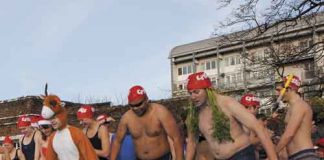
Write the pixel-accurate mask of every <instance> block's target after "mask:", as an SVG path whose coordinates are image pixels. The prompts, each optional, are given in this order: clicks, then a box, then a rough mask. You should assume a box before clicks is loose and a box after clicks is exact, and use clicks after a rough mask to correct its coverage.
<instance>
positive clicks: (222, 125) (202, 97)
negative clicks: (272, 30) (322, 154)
mask: <svg viewBox="0 0 324 160" xmlns="http://www.w3.org/2000/svg"><path fill="white" fill-rule="evenodd" d="M187 89H188V92H189V95H190V100H191V101H190V104H189V109H188V116H187V126H188V143H187V155H186V159H188V160H190V159H193V157H194V155H195V151H196V142H197V136H198V135H199V132H200V133H201V134H202V135H203V136H204V137H205V138H206V140H207V142H208V144H209V147H210V151H211V152H212V153H213V155H214V157H215V158H216V159H232V160H254V159H255V153H254V147H253V146H252V145H251V142H250V139H249V134H248V133H246V132H245V131H244V130H243V126H245V127H246V128H248V129H249V130H250V131H253V132H255V133H256V135H257V136H258V137H259V138H260V141H261V143H262V146H263V147H264V148H265V150H266V152H267V154H268V158H269V159H270V160H276V159H277V156H276V152H275V149H274V145H273V144H272V142H271V139H270V137H269V136H267V134H266V132H265V129H264V127H263V126H262V125H261V124H259V123H255V122H256V121H257V119H256V118H255V117H254V116H253V115H252V114H250V113H249V112H248V111H247V110H246V109H244V107H243V106H242V105H241V104H240V103H239V102H237V101H236V100H235V99H234V98H232V97H229V96H225V95H221V94H219V93H218V92H217V91H216V90H215V89H214V88H213V87H212V83H211V81H210V79H209V77H208V76H207V75H206V74H205V73H204V72H198V73H194V74H191V75H189V77H188V84H187Z"/></svg>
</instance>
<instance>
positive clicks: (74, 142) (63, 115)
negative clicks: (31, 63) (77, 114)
mask: <svg viewBox="0 0 324 160" xmlns="http://www.w3.org/2000/svg"><path fill="white" fill-rule="evenodd" d="M45 95H46V96H45V97H43V98H44V101H43V108H42V113H41V115H42V117H44V118H45V119H50V120H51V124H52V126H53V128H54V129H55V130H56V131H55V132H54V133H53V134H51V135H50V137H49V140H48V148H47V152H46V160H58V159H59V160H97V159H98V157H97V154H96V152H95V150H94V148H93V147H92V145H91V143H90V141H89V139H88V138H87V137H86V136H85V135H84V134H83V132H82V130H80V129H79V128H76V127H74V126H71V125H68V119H67V116H68V115H67V111H66V109H65V104H64V103H63V102H61V100H60V98H59V97H58V96H56V95H47V94H46V93H45Z"/></svg>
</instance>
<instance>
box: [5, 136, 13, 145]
mask: <svg viewBox="0 0 324 160" xmlns="http://www.w3.org/2000/svg"><path fill="white" fill-rule="evenodd" d="M5 143H9V144H14V142H13V140H12V139H11V138H10V136H6V137H5V138H4V140H3V144H5Z"/></svg>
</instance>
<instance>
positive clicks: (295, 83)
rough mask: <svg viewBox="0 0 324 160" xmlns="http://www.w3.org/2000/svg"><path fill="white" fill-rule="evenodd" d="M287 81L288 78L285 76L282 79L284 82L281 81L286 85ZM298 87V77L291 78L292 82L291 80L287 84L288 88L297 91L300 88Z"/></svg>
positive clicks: (299, 83)
mask: <svg viewBox="0 0 324 160" xmlns="http://www.w3.org/2000/svg"><path fill="white" fill-rule="evenodd" d="M287 80H288V76H285V77H284V80H283V81H284V83H286V82H287ZM300 85H301V81H300V79H299V77H297V76H293V78H292V80H291V82H290V84H289V87H290V88H291V89H294V90H298V89H299V87H300Z"/></svg>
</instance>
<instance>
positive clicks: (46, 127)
mask: <svg viewBox="0 0 324 160" xmlns="http://www.w3.org/2000/svg"><path fill="white" fill-rule="evenodd" d="M51 127H52V126H51V125H41V126H39V128H40V129H48V128H51Z"/></svg>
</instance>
